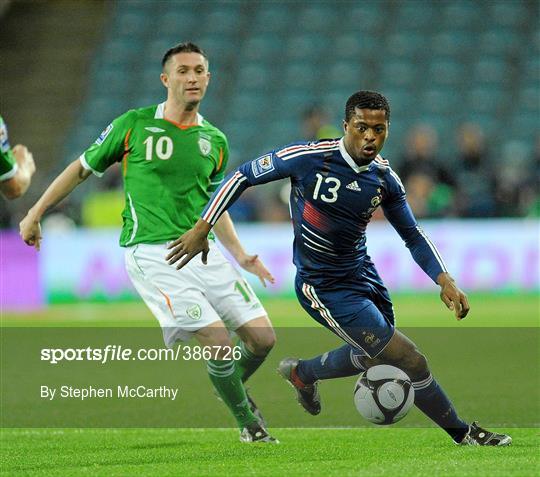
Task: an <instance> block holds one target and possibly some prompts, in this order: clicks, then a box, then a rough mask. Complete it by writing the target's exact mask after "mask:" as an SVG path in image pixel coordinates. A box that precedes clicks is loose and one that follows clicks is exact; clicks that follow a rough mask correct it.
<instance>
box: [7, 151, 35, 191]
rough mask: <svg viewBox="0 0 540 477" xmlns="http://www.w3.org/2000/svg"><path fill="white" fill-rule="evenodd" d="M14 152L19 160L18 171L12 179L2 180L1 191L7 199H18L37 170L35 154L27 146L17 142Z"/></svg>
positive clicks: (17, 160) (16, 159)
mask: <svg viewBox="0 0 540 477" xmlns="http://www.w3.org/2000/svg"><path fill="white" fill-rule="evenodd" d="M12 153H13V156H14V157H15V161H16V162H17V173H16V174H15V176H14V177H12V178H11V179H8V180H6V181H2V182H0V191H1V192H2V194H3V195H4V196H5V197H6V199H16V198H17V197H21V196H22V195H24V193H25V192H26V191H27V190H28V187H29V186H30V182H31V181H32V176H33V175H34V172H36V165H35V163H34V156H33V155H32V153H31V152H30V151H29V150H28V149H27V147H26V146H23V145H21V144H17V145H16V146H15V147H14V148H13V149H12Z"/></svg>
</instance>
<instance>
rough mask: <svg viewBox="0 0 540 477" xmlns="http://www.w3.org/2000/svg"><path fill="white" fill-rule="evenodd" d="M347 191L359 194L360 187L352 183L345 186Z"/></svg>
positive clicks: (354, 182)
mask: <svg viewBox="0 0 540 477" xmlns="http://www.w3.org/2000/svg"><path fill="white" fill-rule="evenodd" d="M347 189H351V190H355V191H357V192H360V191H361V190H362V189H360V186H359V185H358V182H356V181H352V182H351V183H350V184H348V185H347Z"/></svg>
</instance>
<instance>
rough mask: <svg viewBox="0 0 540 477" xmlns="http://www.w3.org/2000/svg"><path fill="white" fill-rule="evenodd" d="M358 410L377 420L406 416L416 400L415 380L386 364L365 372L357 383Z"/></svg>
mask: <svg viewBox="0 0 540 477" xmlns="http://www.w3.org/2000/svg"><path fill="white" fill-rule="evenodd" d="M354 404H355V406H356V409H358V412H359V413H360V414H361V415H362V416H363V417H364V418H366V419H367V420H368V421H370V422H373V423H374V424H393V423H394V422H397V421H399V420H401V419H403V418H404V417H405V416H406V415H407V413H408V412H409V409H411V407H412V405H413V404H414V389H413V387H412V383H411V380H410V379H409V376H407V375H406V374H405V373H404V372H403V371H402V370H401V369H399V368H396V367H394V366H388V365H386V364H382V365H379V366H373V367H372V368H369V369H368V370H367V371H365V372H364V373H362V374H361V375H360V377H359V378H358V381H357V382H356V385H355V386H354Z"/></svg>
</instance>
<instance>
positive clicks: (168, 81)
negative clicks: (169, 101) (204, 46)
mask: <svg viewBox="0 0 540 477" xmlns="http://www.w3.org/2000/svg"><path fill="white" fill-rule="evenodd" d="M209 80H210V73H209V72H208V62H207V61H206V59H205V58H204V56H202V55H201V54H199V53H177V54H176V55H173V56H171V58H170V59H169V61H168V63H167V64H166V65H165V68H164V70H163V73H161V81H162V83H163V84H164V85H165V87H166V88H167V90H168V94H169V97H172V98H173V99H174V100H176V101H178V102H179V103H180V104H191V105H196V104H199V103H200V102H201V100H202V99H203V97H204V93H205V92H206V88H207V87H208V81H209Z"/></svg>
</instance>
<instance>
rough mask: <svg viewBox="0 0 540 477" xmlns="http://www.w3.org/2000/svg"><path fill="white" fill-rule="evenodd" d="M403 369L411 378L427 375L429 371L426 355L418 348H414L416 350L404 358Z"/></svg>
mask: <svg viewBox="0 0 540 477" xmlns="http://www.w3.org/2000/svg"><path fill="white" fill-rule="evenodd" d="M403 370H404V371H405V372H406V373H407V374H408V375H409V376H410V377H411V379H415V378H418V377H422V376H425V374H426V373H427V372H428V363H427V359H426V357H425V356H424V355H423V354H422V353H420V352H419V351H418V350H414V352H412V353H409V354H408V355H407V356H406V357H405V358H404V360H403Z"/></svg>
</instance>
